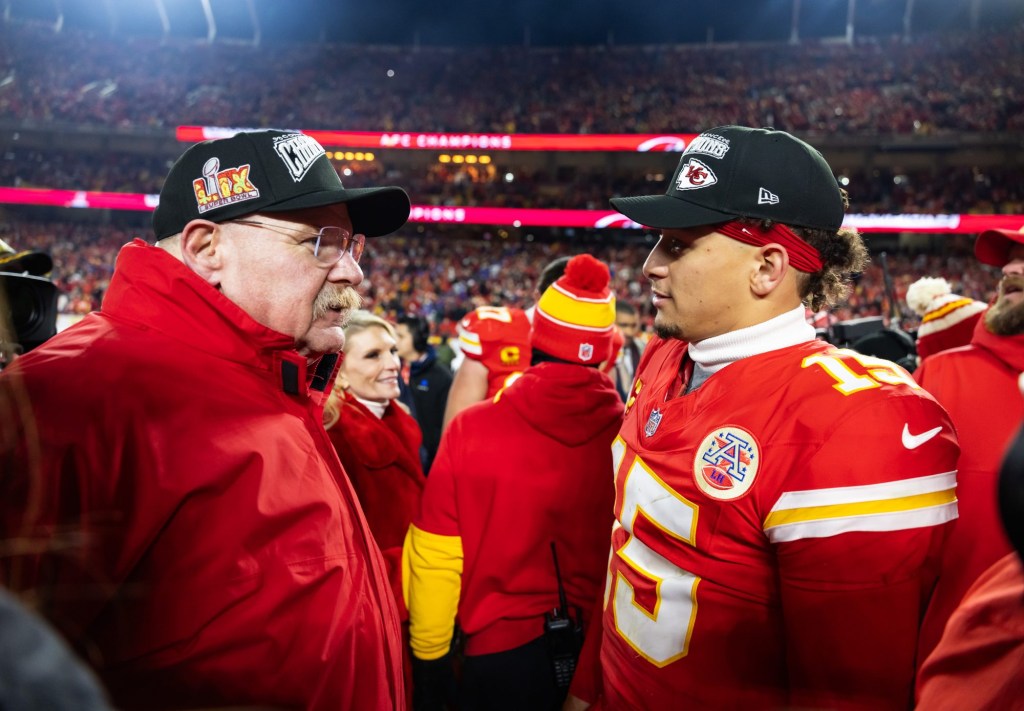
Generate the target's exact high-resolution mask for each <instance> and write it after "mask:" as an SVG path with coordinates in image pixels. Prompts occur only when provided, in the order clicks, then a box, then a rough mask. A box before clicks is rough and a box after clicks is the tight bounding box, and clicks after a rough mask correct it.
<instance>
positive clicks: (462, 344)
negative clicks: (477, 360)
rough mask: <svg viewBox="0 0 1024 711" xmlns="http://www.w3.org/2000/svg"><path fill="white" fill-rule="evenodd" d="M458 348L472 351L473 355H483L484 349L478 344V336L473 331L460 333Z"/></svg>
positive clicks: (468, 351) (467, 351)
mask: <svg viewBox="0 0 1024 711" xmlns="http://www.w3.org/2000/svg"><path fill="white" fill-rule="evenodd" d="M459 348H461V349H462V350H464V351H465V352H466V353H472V354H473V355H483V353H484V349H483V347H482V346H481V345H480V336H478V335H476V334H475V333H466V332H462V333H460V334H459Z"/></svg>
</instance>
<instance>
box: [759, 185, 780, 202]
mask: <svg viewBox="0 0 1024 711" xmlns="http://www.w3.org/2000/svg"><path fill="white" fill-rule="evenodd" d="M757 204H758V205H778V204H779V196H778V195H776V194H775V193H773V192H771V191H770V190H765V189H764V188H758V190H757Z"/></svg>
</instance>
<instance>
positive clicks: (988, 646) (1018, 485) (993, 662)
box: [917, 381, 1024, 711]
mask: <svg viewBox="0 0 1024 711" xmlns="http://www.w3.org/2000/svg"><path fill="white" fill-rule="evenodd" d="M1021 384H1022V385H1024V381H1021ZM998 499H999V515H1000V519H1001V520H1002V522H1003V527H1004V528H1005V530H1006V532H1007V534H1008V535H1009V538H1010V541H1011V542H1012V544H1013V548H1014V550H1013V551H1011V552H1010V553H1007V554H1006V555H1005V556H1003V557H1002V558H1000V559H999V560H998V561H996V562H995V563H993V564H992V566H991V567H989V568H988V570H986V571H985V572H984V573H982V574H981V575H980V576H979V577H978V579H977V581H976V582H975V583H974V585H973V586H972V587H971V589H970V590H968V592H967V594H966V595H965V596H964V599H963V600H962V601H961V602H960V605H959V606H958V607H957V608H956V610H954V611H953V614H952V616H951V617H950V618H949V623H948V624H947V625H946V630H945V632H944V633H943V635H942V639H941V640H940V641H939V644H938V646H936V647H935V650H934V651H933V652H932V654H931V655H930V656H929V657H928V659H927V660H926V661H925V663H924V666H922V667H921V674H920V677H919V678H918V686H917V691H918V710H919V711H961V709H1019V708H1022V707H1024V566H1022V563H1021V556H1024V429H1021V430H1019V431H1018V432H1017V436H1016V438H1015V439H1014V440H1013V442H1012V443H1011V445H1010V449H1009V450H1008V451H1007V453H1006V457H1005V458H1004V459H1003V464H1002V469H1001V472H1000V474H999V496H998Z"/></svg>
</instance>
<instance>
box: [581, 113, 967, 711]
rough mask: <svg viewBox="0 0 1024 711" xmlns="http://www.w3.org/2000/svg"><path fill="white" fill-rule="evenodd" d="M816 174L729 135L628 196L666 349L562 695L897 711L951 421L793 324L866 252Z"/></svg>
mask: <svg viewBox="0 0 1024 711" xmlns="http://www.w3.org/2000/svg"><path fill="white" fill-rule="evenodd" d="M845 203H846V199H845V196H844V194H843V191H842V190H841V188H840V187H839V185H838V184H837V182H836V180H835V177H834V176H833V174H832V172H831V170H830V169H829V167H828V165H827V163H826V162H825V160H824V158H823V157H822V156H821V154H820V153H818V151H816V150H815V149H814V148H812V147H811V146H809V145H808V144H806V143H804V142H803V141H801V140H798V139H796V138H794V137H793V136H791V135H789V134H787V133H784V132H781V131H774V130H771V129H750V128H743V127H738V126H723V127H719V128H715V129H712V130H710V131H707V132H705V133H703V134H701V135H700V136H699V137H697V138H696V139H695V140H694V141H693V142H692V143H691V144H690V145H689V146H688V147H687V149H686V151H685V152H684V153H683V156H682V158H681V160H680V162H679V167H678V168H677V170H676V172H675V174H674V175H673V177H672V180H671V182H670V183H669V187H668V190H667V193H666V194H665V195H658V196H645V197H631V198H616V199H613V200H612V204H613V205H614V206H615V207H616V209H618V210H619V211H620V212H622V213H624V214H625V215H626V216H627V217H629V218H630V219H633V220H635V221H636V222H639V223H641V224H644V225H647V226H650V227H653V228H656V229H658V230H659V231H660V232H661V238H660V240H659V242H658V244H657V245H656V246H655V248H654V250H653V251H652V252H651V254H650V256H649V257H648V258H647V261H646V263H645V265H644V274H645V275H646V276H647V278H648V279H649V280H650V282H651V290H652V300H653V303H654V306H655V308H656V309H657V315H656V318H655V329H656V332H657V334H658V336H659V337H658V338H655V339H653V340H652V341H651V343H650V344H649V345H648V347H647V349H646V350H645V352H644V355H643V359H642V361H641V364H640V368H639V371H638V373H637V376H636V380H635V383H634V385H633V388H632V392H631V395H630V398H629V400H628V401H627V403H626V415H625V420H624V422H623V426H622V429H621V431H620V434H619V437H618V439H617V440H616V441H615V443H614V445H613V447H612V453H613V459H614V463H615V468H616V501H615V516H616V523H615V525H614V526H613V530H612V539H611V556H610V562H609V571H608V577H607V583H606V588H605V594H604V614H603V616H602V618H601V619H602V623H603V628H604V629H603V631H602V632H601V633H600V634H593V631H592V633H591V635H590V636H589V638H588V642H587V644H588V647H589V649H586V650H584V655H585V659H584V662H586V659H587V658H588V656H589V659H591V660H592V659H593V658H594V657H597V662H598V664H599V670H598V669H597V668H596V666H597V665H594V664H584V663H581V669H579V670H577V679H576V681H575V682H574V689H573V691H574V695H575V697H576V698H574V699H573V702H574V703H575V704H576V705H577V706H580V707H583V706H585V705H586V702H594V701H598V702H599V703H600V705H601V708H614V709H663V708H776V709H778V708H829V709H837V708H863V709H906V708H908V707H909V706H910V704H911V703H912V691H913V680H914V668H915V650H916V646H917V633H918V622H919V620H920V618H921V614H922V612H923V610H924V606H925V604H926V602H927V598H928V594H929V591H930V590H931V587H932V585H933V584H934V578H935V575H934V571H935V565H936V561H937V556H938V553H939V552H940V551H941V547H942V544H943V539H944V537H945V534H946V527H947V525H948V522H949V521H950V520H952V519H954V518H955V517H956V497H955V485H956V473H955V471H954V469H955V467H956V460H957V455H958V451H959V450H958V446H957V442H956V437H955V434H954V430H953V427H952V425H951V423H950V421H949V418H948V417H947V415H946V413H945V412H944V411H943V410H942V408H941V407H939V405H938V404H937V403H936V402H935V401H934V400H933V399H932V398H931V397H930V396H928V395H927V394H926V393H925V392H924V391H923V390H922V389H921V388H920V387H919V386H918V385H917V384H916V383H915V382H914V380H913V379H912V378H911V377H910V376H909V375H908V374H907V373H906V372H905V371H903V370H901V369H900V368H899V367H897V366H895V365H894V364H893V363H891V362H889V361H884V360H881V359H878V358H872V357H866V356H862V355H859V354H857V353H853V352H850V351H843V350H838V349H836V348H834V347H832V346H830V345H829V344H827V343H824V342H821V341H817V340H815V337H814V329H813V328H812V327H811V326H810V325H809V324H807V323H806V321H805V319H804V313H805V304H806V305H809V306H810V307H811V308H812V309H815V310H817V309H819V308H821V306H822V305H824V304H825V303H826V302H829V301H833V300H834V299H836V298H837V297H839V296H840V295H841V294H842V291H843V287H844V280H845V278H846V277H847V276H848V274H849V273H850V272H853V271H857V270H859V269H861V268H862V267H863V265H864V263H865V262H866V257H867V254H866V250H865V248H864V245H863V243H862V241H861V239H860V237H859V236H858V235H857V234H856V232H855V231H853V230H847V229H843V228H842V222H843V214H844V210H845Z"/></svg>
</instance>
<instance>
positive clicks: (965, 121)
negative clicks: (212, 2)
mask: <svg viewBox="0 0 1024 711" xmlns="http://www.w3.org/2000/svg"><path fill="white" fill-rule="evenodd" d="M1022 35H1024V28H1022V27H1020V26H1015V27H1007V28H1004V29H1002V30H1000V31H996V32H977V33H970V34H968V33H947V34H941V35H921V36H919V37H915V38H913V39H912V40H910V41H904V40H903V38H899V37H892V38H870V39H863V40H858V41H857V42H856V43H854V44H852V45H850V44H846V43H819V42H808V43H804V44H800V45H782V44H780V45H738V46H736V45H731V46H716V47H714V48H713V49H712V50H710V51H709V50H708V48H707V47H705V46H694V45H662V46H642V47H628V46H621V47H591V48H585V49H584V48H563V49H552V48H547V47H545V48H537V49H529V48H523V47H476V48H468V47H467V48H460V49H459V50H458V51H457V52H452V51H450V50H449V49H448V48H431V47H427V46H418V47H416V51H403V52H396V51H395V50H394V48H391V47H372V46H362V45H360V46H350V45H331V44H326V43H322V44H317V45H312V46H311V45H283V44H282V45H276V46H274V48H273V51H267V47H264V46H249V45H243V44H237V43H232V44H227V43H219V42H218V43H212V44H205V43H196V42H193V41H188V40H180V41H176V40H174V39H172V38H168V39H165V40H164V41H162V42H159V43H154V42H152V41H151V40H149V39H147V38H138V37H136V38H133V37H124V36H118V37H106V36H103V35H97V34H92V33H85V32H77V31H71V30H66V31H64V32H60V33H54V32H53V31H52V30H50V29H49V28H41V27H33V26H28V25H15V24H13V23H9V24H4V25H3V26H2V28H0V74H2V75H3V76H5V77H6V78H8V79H9V81H7V80H5V86H4V87H3V89H2V91H0V115H3V116H6V117H12V118H14V119H16V120H20V121H31V122H33V123H36V124H38V123H58V122H65V123H67V122H72V123H75V124H93V125H102V126H111V127H125V128H127V127H132V128H139V127H172V126H176V125H179V124H188V125H196V124H200V125H214V126H251V127H257V126H253V124H254V123H260V124H261V125H264V126H282V125H285V126H296V127H299V128H325V129H331V128H343V129H348V130H366V131H389V132H401V131H423V130H428V131H439V132H457V133H460V134H461V133H466V132H472V133H485V134H504V133H511V132H518V133H659V134H660V133H672V132H674V131H676V130H678V128H679V127H680V126H685V127H686V130H688V131H693V132H699V131H702V130H704V129H706V128H709V127H711V126H714V125H717V124H720V123H722V122H723V121H724V120H726V119H728V120H729V121H734V122H736V123H741V124H747V125H753V126H775V127H776V128H779V129H785V130H788V131H791V132H796V133H808V132H821V133H841V134H861V135H888V134H917V135H934V134H941V133H946V132H954V131H955V132H979V133H987V132H995V131H1008V132H1012V131H1019V130H1021V128H1022V127H1024V92H1022V90H1021V87H1024V42H1022V41H1021V40H1022ZM324 67H331V71H323V68H324ZM388 69H390V70H391V71H392V72H393V74H392V75H391V76H389V77H387V78H386V79H385V77H384V73H385V71H387V70H388ZM622 87H627V89H625V90H623V89H622ZM339 117H343V120H344V125H339Z"/></svg>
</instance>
